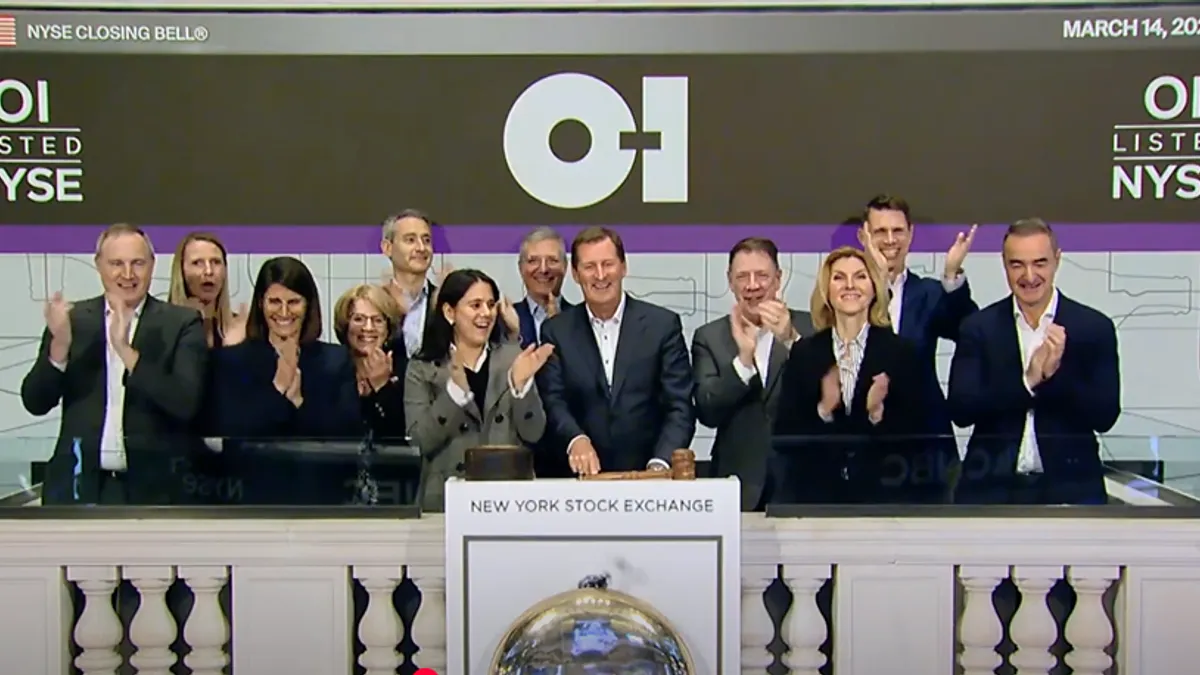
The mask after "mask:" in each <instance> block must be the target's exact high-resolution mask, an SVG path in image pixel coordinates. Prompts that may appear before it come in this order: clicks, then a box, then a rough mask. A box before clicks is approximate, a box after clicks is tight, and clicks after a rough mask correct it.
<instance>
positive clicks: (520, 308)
mask: <svg viewBox="0 0 1200 675" xmlns="http://www.w3.org/2000/svg"><path fill="white" fill-rule="evenodd" d="M513 309H515V310H516V312H517V319H518V320H519V323H520V324H521V340H520V342H521V345H522V346H524V345H528V344H536V343H538V342H540V340H539V336H538V334H537V322H536V321H534V320H533V311H532V310H530V309H529V296H525V297H524V298H521V301H520V302H518V303H517V304H516V305H515V306H514V307H513Z"/></svg>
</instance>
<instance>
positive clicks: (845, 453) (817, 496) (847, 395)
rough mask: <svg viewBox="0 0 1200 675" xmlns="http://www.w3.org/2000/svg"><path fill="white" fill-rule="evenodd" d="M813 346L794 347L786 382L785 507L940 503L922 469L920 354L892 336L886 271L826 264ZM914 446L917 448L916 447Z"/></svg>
mask: <svg viewBox="0 0 1200 675" xmlns="http://www.w3.org/2000/svg"><path fill="white" fill-rule="evenodd" d="M812 317H813V324H814V326H815V328H816V330H817V332H816V334H815V335H813V336H812V337H810V338H807V339H804V340H800V341H799V342H797V343H796V344H795V345H793V347H792V352H791V354H790V355H789V357H788V362H787V366H786V368H785V370H784V373H783V381H782V383H781V390H780V398H779V409H778V413H777V417H776V422H775V434H776V436H777V441H776V448H777V450H778V451H779V452H780V453H781V454H782V455H784V457H785V458H786V461H785V463H786V464H787V465H788V468H789V471H788V473H789V474H790V475H789V476H787V477H786V478H785V479H784V480H781V481H779V485H780V487H781V489H782V490H783V491H785V492H788V493H791V494H790V495H788V497H789V498H788V499H787V501H790V502H804V503H842V504H846V503H905V502H909V503H911V502H929V501H937V500H938V499H940V498H942V497H943V496H944V489H941V488H939V484H938V483H937V482H936V481H933V480H929V481H926V482H928V484H923V482H922V480H921V479H922V478H929V476H928V474H929V471H928V469H927V468H924V467H920V466H917V464H919V457H916V456H914V451H915V452H916V453H918V454H919V449H920V447H921V444H920V442H919V440H918V439H914V438H913V436H914V435H915V434H919V433H920V431H921V429H922V428H923V426H922V423H921V415H922V411H921V404H920V401H921V388H920V387H921V382H920V376H919V371H918V370H917V367H916V355H915V353H914V350H913V347H912V346H911V345H910V344H909V343H908V342H907V341H906V340H904V338H901V337H899V336H897V335H896V334H895V332H894V331H892V328H891V325H890V321H889V319H888V291H887V284H886V282H885V281H884V276H883V271H882V270H880V269H878V268H877V267H876V266H875V264H874V262H873V261H872V260H871V259H870V258H869V257H868V256H867V255H866V254H864V253H863V252H862V251H860V250H858V249H854V248H850V247H848V246H847V247H842V248H839V249H837V250H835V251H833V252H832V253H830V254H829V255H828V256H827V257H826V258H825V260H824V261H823V262H822V263H821V269H820V271H819V273H818V275H817V283H816V288H815V289H814V290H813V295H812ZM914 441H916V442H914Z"/></svg>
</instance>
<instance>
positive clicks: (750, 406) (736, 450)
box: [692, 237, 813, 511]
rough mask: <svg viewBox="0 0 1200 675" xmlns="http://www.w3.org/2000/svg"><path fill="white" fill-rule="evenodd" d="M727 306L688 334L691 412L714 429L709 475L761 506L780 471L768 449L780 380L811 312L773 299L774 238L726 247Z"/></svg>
mask: <svg viewBox="0 0 1200 675" xmlns="http://www.w3.org/2000/svg"><path fill="white" fill-rule="evenodd" d="M728 278H729V289H730V291H732V292H733V296H734V298H736V300H737V304H736V305H734V308H733V311H731V312H730V313H729V314H728V315H727V316H723V317H721V318H719V319H717V320H715V321H710V322H709V323H707V324H705V325H704V326H702V327H701V328H700V329H699V330H697V331H696V335H695V337H693V338H692V372H693V373H694V375H695V379H696V415H697V418H698V419H699V421H700V423H701V424H703V425H705V426H708V427H712V428H714V429H716V430H717V438H716V441H715V442H714V443H713V450H712V463H713V475H714V476H719V477H726V476H737V477H738V478H739V479H740V480H741V483H742V510H743V511H761V510H763V509H764V508H765V506H766V504H767V502H768V501H770V499H771V495H772V492H773V489H772V484H771V479H772V477H773V476H776V475H778V474H779V472H778V471H776V470H774V465H775V464H776V463H777V461H776V459H775V458H774V457H773V451H772V449H771V429H772V428H773V427H774V418H775V410H776V405H777V404H778V403H779V383H780V382H781V381H782V375H783V370H784V365H785V364H786V363H787V359H788V354H789V352H790V351H791V349H792V345H793V344H795V342H796V340H799V339H800V338H803V337H808V336H810V335H812V333H813V323H812V315H811V314H809V313H808V312H801V311H799V310H794V309H792V310H789V309H788V307H787V305H785V304H784V303H783V301H782V300H779V299H778V298H779V294H780V290H781V285H782V280H783V274H782V272H781V271H780V269H779V249H778V247H776V246H775V242H773V241H771V240H770V239H763V238H760V237H750V238H747V239H743V240H741V241H739V242H738V243H737V244H735V245H734V247H733V249H732V250H730V251H729V270H728Z"/></svg>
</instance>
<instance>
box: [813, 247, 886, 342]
mask: <svg viewBox="0 0 1200 675" xmlns="http://www.w3.org/2000/svg"><path fill="white" fill-rule="evenodd" d="M846 258H857V259H858V260H861V261H862V264H863V266H864V267H866V268H867V274H868V275H870V277H871V285H872V286H874V287H875V299H874V300H872V301H871V306H870V307H869V308H868V309H867V321H868V322H869V323H870V324H871V325H872V326H880V327H887V326H891V325H892V320H891V318H890V317H889V315H888V287H887V282H886V281H885V278H886V277H885V276H884V274H883V270H881V269H879V268H878V267H877V266H876V265H875V263H874V262H873V261H872V260H871V257H870V256H868V255H867V254H866V253H863V252H862V251H860V250H858V249H856V248H851V247H849V246H843V247H841V248H839V249H836V250H834V251H833V252H831V253H830V254H829V255H827V256H825V260H823V261H822V262H821V269H820V271H818V272H817V284H816V286H815V287H813V293H812V321H813V327H814V328H816V329H817V330H819V331H820V330H825V329H826V328H829V327H831V326H833V322H834V313H835V312H834V309H833V303H831V302H830V301H829V280H830V278H831V277H832V276H833V265H834V263H836V262H837V261H839V260H845V259H846Z"/></svg>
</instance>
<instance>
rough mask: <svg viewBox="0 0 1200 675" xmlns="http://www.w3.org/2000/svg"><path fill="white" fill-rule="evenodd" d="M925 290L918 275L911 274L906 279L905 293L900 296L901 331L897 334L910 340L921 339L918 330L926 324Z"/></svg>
mask: <svg viewBox="0 0 1200 675" xmlns="http://www.w3.org/2000/svg"><path fill="white" fill-rule="evenodd" d="M923 290H924V288H922V284H921V283H920V280H919V279H918V278H917V275H915V274H913V273H912V272H909V273H908V274H907V275H906V276H905V277H904V291H903V292H902V293H901V295H900V330H899V331H898V332H897V334H898V335H901V336H903V337H906V338H909V339H910V340H919V339H920V338H921V335H920V331H919V330H918V329H919V328H920V327H921V326H922V325H924V323H925V317H924V316H922V314H923V312H924V310H925V294H924V293H923V292H922V291H923Z"/></svg>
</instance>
